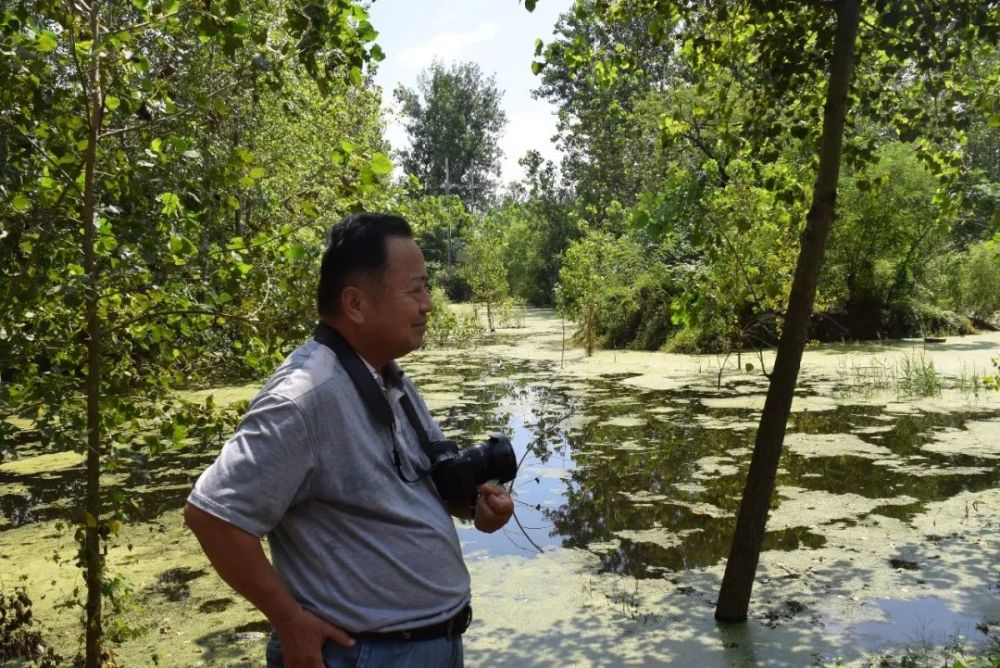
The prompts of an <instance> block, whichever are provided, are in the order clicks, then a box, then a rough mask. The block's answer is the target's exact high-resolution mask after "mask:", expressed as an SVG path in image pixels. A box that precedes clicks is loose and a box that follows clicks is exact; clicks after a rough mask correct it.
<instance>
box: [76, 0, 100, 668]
mask: <svg viewBox="0 0 1000 668" xmlns="http://www.w3.org/2000/svg"><path fill="white" fill-rule="evenodd" d="M99 7H100V3H99V2H96V0H95V1H94V2H91V9H90V32H91V35H92V36H93V40H94V42H93V46H92V47H91V62H90V74H89V77H88V79H89V81H88V86H89V90H90V103H89V107H90V109H89V112H90V119H89V122H90V132H89V135H88V139H87V151H86V155H85V157H84V185H83V211H82V216H81V218H82V221H83V268H84V272H85V273H86V313H87V492H86V501H85V504H84V508H85V511H86V512H85V515H84V521H85V532H86V533H85V536H86V538H85V544H84V553H85V562H86V565H87V571H86V581H87V606H86V610H87V668H100V665H101V654H102V652H101V640H102V636H103V631H102V624H101V580H102V579H103V575H104V573H103V571H104V559H103V557H102V556H101V536H100V533H99V532H98V527H99V526H100V522H101V478H100V476H101V408H100V400H101V395H100V392H101V348H100V346H101V322H100V317H99V315H98V312H97V301H98V275H97V274H98V267H97V258H96V253H95V245H96V236H97V230H96V229H95V228H96V225H97V217H96V215H95V214H96V203H97V196H96V180H95V179H96V170H97V143H98V142H99V141H100V131H101V124H102V122H103V105H104V101H103V99H102V95H101V69H100V60H99V58H98V52H99V50H100V46H101V44H100V39H101V34H100V25H99V23H98V13H99Z"/></svg>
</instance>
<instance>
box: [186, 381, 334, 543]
mask: <svg viewBox="0 0 1000 668" xmlns="http://www.w3.org/2000/svg"><path fill="white" fill-rule="evenodd" d="M312 444H313V438H312V437H311V434H310V433H309V429H308V424H307V422H306V419H305V416H304V415H303V413H302V409H301V408H300V407H299V406H298V405H297V404H296V403H295V402H293V401H291V400H289V399H286V398H284V397H276V396H271V395H264V396H262V397H258V398H257V399H256V400H254V403H253V405H252V406H251V407H250V410H249V411H248V412H247V414H246V416H244V418H243V420H242V421H241V422H240V425H239V427H238V428H237V430H236V433H235V434H234V435H233V437H232V438H231V439H229V441H228V442H227V443H226V444H225V445H224V446H223V448H222V452H221V453H220V454H219V456H218V458H217V459H216V460H215V462H214V463H213V464H212V465H211V466H209V467H208V468H207V469H206V470H205V472H204V473H202V474H201V477H199V478H198V481H197V482H196V483H195V486H194V489H193V490H192V492H191V495H190V496H189V497H188V503H190V504H191V505H193V506H196V507H198V508H199V509H201V510H204V511H205V512H207V513H209V514H210V515H214V516H215V517H217V518H219V519H221V520H223V521H225V522H228V523H230V524H232V525H234V526H237V527H239V528H240V529H243V530H244V531H247V532H248V533H251V534H253V535H255V536H258V537H261V536H263V535H264V534H266V533H268V532H269V531H271V529H273V528H274V527H275V526H276V525H277V524H278V522H279V521H280V520H281V518H282V517H283V516H284V515H285V512H286V511H287V510H288V508H289V507H290V506H292V505H293V504H294V503H296V502H297V501H298V500H300V499H302V498H303V497H304V496H305V493H306V492H307V491H308V486H309V483H310V480H311V478H312V473H313V471H314V470H315V451H314V449H313V447H312Z"/></svg>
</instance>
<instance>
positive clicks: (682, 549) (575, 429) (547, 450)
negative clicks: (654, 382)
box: [417, 362, 1000, 577]
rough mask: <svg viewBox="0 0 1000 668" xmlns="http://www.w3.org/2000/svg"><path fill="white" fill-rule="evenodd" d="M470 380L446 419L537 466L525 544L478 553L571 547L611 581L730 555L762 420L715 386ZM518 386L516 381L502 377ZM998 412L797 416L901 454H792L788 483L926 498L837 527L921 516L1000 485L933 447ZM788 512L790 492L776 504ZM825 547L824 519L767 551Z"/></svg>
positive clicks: (526, 507)
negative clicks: (928, 447) (784, 503)
mask: <svg viewBox="0 0 1000 668" xmlns="http://www.w3.org/2000/svg"><path fill="white" fill-rule="evenodd" d="M456 375H457V376H460V377H461V380H460V381H459V384H460V386H461V389H462V394H461V396H462V402H461V405H459V406H455V407H450V408H447V409H445V410H444V411H443V412H442V413H441V414H440V415H439V419H441V422H442V425H443V426H444V428H445V429H446V431H449V432H450V433H452V434H455V435H457V436H458V437H459V439H460V440H462V439H465V440H466V442H467V443H472V442H473V440H472V439H473V438H474V437H475V436H477V435H480V434H484V433H487V432H489V431H492V430H496V429H501V430H505V431H507V432H508V433H509V434H510V435H511V440H512V443H513V444H514V447H515V450H516V451H517V454H518V457H523V463H522V466H521V469H520V472H519V475H518V480H517V484H516V488H515V491H516V494H517V498H518V504H517V515H518V518H519V519H520V521H521V524H522V525H523V527H524V532H523V534H522V532H521V531H520V529H519V528H518V527H516V526H514V525H513V524H512V525H511V526H510V527H509V528H508V529H507V530H506V531H505V532H504V533H503V534H499V533H498V534H494V535H493V536H483V535H482V534H479V533H478V532H475V531H472V530H466V531H463V532H462V539H463V541H464V543H465V548H466V551H467V553H468V554H469V555H470V556H471V557H473V558H474V557H475V556H477V555H480V554H499V553H511V552H530V551H531V550H532V549H533V547H532V546H533V545H537V546H540V547H543V548H544V547H546V546H551V545H566V546H573V547H579V548H584V549H587V550H590V551H592V552H594V553H595V554H597V555H599V556H600V558H601V563H602V569H603V570H605V571H613V572H618V573H624V574H629V575H632V576H635V577H669V574H670V573H671V572H674V571H677V570H680V569H686V568H692V567H698V566H707V565H711V564H715V563H717V562H718V561H719V560H720V559H722V558H724V557H725V555H726V553H727V551H728V549H729V541H730V540H731V537H732V530H733V526H734V524H735V514H736V511H737V509H738V506H739V500H740V495H741V493H742V489H743V483H744V477H743V476H744V473H745V471H746V469H747V466H748V464H749V458H750V453H751V449H752V446H753V437H754V432H755V426H756V422H757V420H758V419H759V412H758V411H755V410H751V409H745V408H712V407H709V406H706V405H705V403H703V399H706V398H717V396H718V395H717V394H713V393H711V392H709V391H707V390H700V391H694V390H692V389H683V390H675V391H638V390H635V389H634V388H629V387H628V386H627V385H625V384H622V382H621V381H622V380H625V379H627V376H623V375H620V374H619V375H616V376H604V377H601V378H596V379H592V380H589V381H587V382H586V383H585V385H584V387H583V388H582V389H581V384H580V382H579V381H574V382H573V383H569V382H560V381H559V380H558V379H557V374H556V373H555V369H554V368H552V367H551V366H548V365H545V364H536V365H534V366H530V365H528V364H527V363H507V362H494V363H491V364H484V365H483V366H481V367H479V368H478V375H477V369H476V367H475V365H474V364H470V363H467V362H466V363H464V364H463V366H462V367H461V372H460V374H456ZM434 378H435V380H434V382H440V379H441V375H440V374H439V373H438V372H437V371H436V372H435V377H434ZM504 378H508V379H512V380H508V381H503V382H499V381H498V379H504ZM421 380H430V379H429V378H419V377H418V378H417V381H418V383H419V382H420V381H421ZM804 392H805V393H806V394H809V393H810V392H811V390H810V389H809V388H804ZM716 403H721V404H724V403H725V402H716ZM989 415H990V414H988V413H976V412H966V413H958V414H939V413H926V414H925V413H915V414H905V415H891V416H887V415H885V414H883V412H882V411H881V410H880V409H879V408H878V407H873V406H867V405H857V406H852V405H848V406H837V407H833V408H831V409H830V410H819V411H817V410H813V411H804V412H797V413H793V414H792V416H791V419H790V422H789V433H797V434H805V435H816V434H854V437H855V438H859V439H861V440H862V441H864V443H865V444H868V445H869V447H871V446H879V448H881V449H884V450H885V452H886V453H887V455H886V456H883V457H882V459H878V458H872V457H871V456H868V455H865V456H858V455H856V454H851V453H850V452H849V451H848V453H847V454H835V452H836V450H835V449H834V448H832V447H831V451H830V452H829V453H825V452H824V453H822V456H806V455H801V454H797V453H796V452H794V451H788V452H786V453H785V454H784V455H783V457H782V468H781V470H780V471H779V477H778V485H779V486H787V487H789V488H798V489H801V490H805V491H817V492H825V493H827V494H853V495H858V496H860V497H866V498H868V499H877V500H883V499H887V497H896V496H900V495H904V494H905V495H906V496H908V497H912V499H913V501H912V502H907V501H905V500H904V501H900V502H896V501H894V500H893V499H891V498H889V500H890V501H893V502H891V503H883V502H881V501H879V502H874V503H873V504H871V507H870V509H867V510H864V511H863V512H860V513H859V514H858V515H857V516H855V517H845V518H842V519H838V520H837V521H839V522H844V523H853V522H856V521H858V520H860V519H862V518H864V517H865V516H867V515H870V514H879V515H885V516H890V517H895V518H898V519H907V518H909V517H912V516H913V515H914V514H916V513H919V512H920V511H921V510H922V509H923V508H924V506H925V504H927V503H929V502H932V501H939V500H943V499H946V498H950V497H951V496H954V495H955V494H957V493H959V492H961V491H965V490H972V491H975V490H981V489H988V488H992V487H996V486H998V485H1000V471H998V470H997V469H996V467H995V466H994V464H995V462H992V461H986V460H982V459H977V458H976V457H969V456H964V455H943V454H935V453H932V452H927V451H925V450H922V449H921V446H922V445H924V444H925V443H927V442H928V441H929V440H930V439H932V438H933V436H934V433H935V432H936V431H938V430H941V429H944V428H962V427H963V425H964V424H965V423H966V422H967V421H968V420H971V419H983V418H984V417H988V416H989ZM952 471H954V472H952ZM780 502H781V499H780V496H779V498H777V499H776V500H775V505H779V504H780ZM524 534H526V535H524ZM824 543H825V537H824V535H823V525H822V523H820V524H819V525H818V526H792V527H787V528H778V529H776V530H772V531H769V532H768V535H767V538H766V541H765V546H764V547H765V549H780V550H794V549H798V548H802V547H806V548H816V547H820V546H822V545H823V544H824Z"/></svg>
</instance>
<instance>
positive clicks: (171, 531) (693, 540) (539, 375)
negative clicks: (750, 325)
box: [0, 312, 1000, 666]
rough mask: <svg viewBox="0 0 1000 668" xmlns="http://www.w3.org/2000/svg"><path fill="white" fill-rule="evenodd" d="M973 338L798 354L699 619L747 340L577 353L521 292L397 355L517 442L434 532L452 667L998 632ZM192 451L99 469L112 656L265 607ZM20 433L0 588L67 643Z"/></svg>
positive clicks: (40, 503)
mask: <svg viewBox="0 0 1000 668" xmlns="http://www.w3.org/2000/svg"><path fill="white" fill-rule="evenodd" d="M997 355H1000V336H997V335H983V336H977V337H966V338H964V339H956V340H955V341H953V342H946V343H944V344H935V345H934V346H924V345H922V344H920V343H919V342H913V341H910V342H894V343H888V344H884V345H877V346H876V345H870V346H822V347H819V348H815V349H811V350H810V351H807V353H806V357H805V359H804V362H803V368H802V374H801V382H800V385H799V390H798V392H797V397H796V401H795V403H794V405H793V413H792V416H791V418H790V421H789V424H788V436H787V438H786V443H785V452H784V454H783V456H782V461H781V469H780V471H779V475H778V479H777V492H776V495H775V499H774V502H773V504H772V508H773V509H772V514H771V518H770V519H769V523H768V534H767V539H766V541H765V546H764V547H765V552H764V554H763V555H762V557H761V564H760V568H759V570H758V575H759V577H758V581H757V585H756V587H755V590H754V600H753V604H752V607H751V618H750V620H749V621H748V623H747V624H745V625H740V626H737V627H718V626H716V625H715V623H714V621H713V620H712V611H713V606H714V597H715V596H716V594H717V590H718V584H719V581H720V579H721V572H722V568H723V567H724V560H725V557H726V555H727V552H728V549H729V540H730V536H731V534H732V530H733V526H734V524H735V514H736V511H737V509H738V505H739V500H740V494H741V492H742V485H743V481H744V476H745V472H746V469H747V466H748V463H749V458H750V453H751V449H752V445H753V438H754V432H755V429H756V425H757V421H758V420H759V416H760V408H761V406H762V405H763V396H764V394H765V393H766V388H767V380H766V378H765V377H764V376H763V375H762V373H761V371H760V369H761V367H762V366H763V368H765V369H768V368H770V366H771V364H772V362H773V358H772V356H770V355H765V356H764V358H763V359H759V358H758V357H757V356H753V357H749V356H747V355H744V356H743V358H742V359H741V360H739V361H738V362H737V360H736V359H735V358H732V359H729V360H724V358H723V357H721V356H677V355H665V354H661V353H639V352H613V351H604V352H600V353H598V354H596V355H595V356H593V357H590V358H587V357H585V356H584V355H583V353H582V351H580V350H579V349H576V348H575V347H573V346H572V345H571V344H570V345H569V347H568V349H566V350H565V351H564V349H563V341H562V339H561V325H560V323H559V321H558V320H556V319H555V318H554V317H553V316H552V315H551V314H549V313H546V312H535V313H532V314H531V315H530V316H529V317H528V318H527V319H526V327H525V328H523V329H517V330H506V331H504V332H502V333H501V335H500V336H498V337H496V338H495V339H493V340H492V341H490V342H487V343H485V344H481V345H479V346H477V347H474V348H464V349H462V350H449V349H443V350H430V351H421V352H418V353H414V354H413V355H411V356H410V357H408V358H406V359H405V360H403V361H402V364H403V366H404V368H405V369H406V370H407V371H408V373H410V375H411V376H412V377H413V378H414V380H415V382H416V383H417V385H418V387H419V388H420V389H421V391H422V392H423V394H424V395H425V397H426V398H427V400H428V403H429V405H430V406H431V409H432V412H433V413H434V414H435V416H436V418H437V419H438V420H439V421H440V422H441V424H442V426H443V427H444V429H445V431H446V432H447V433H448V434H449V435H451V436H453V437H455V438H457V439H458V440H459V441H460V442H463V443H465V444H473V443H476V442H479V441H480V440H481V439H482V438H484V437H485V436H486V435H488V434H489V433H490V432H493V431H503V432H505V433H507V434H508V435H509V436H510V437H511V440H512V442H513V444H514V446H515V449H516V451H517V454H518V457H519V459H521V466H520V469H519V472H518V477H517V480H516V481H515V483H514V486H513V489H514V493H515V499H516V503H517V505H516V512H517V521H516V522H511V523H510V524H509V525H508V527H506V528H505V529H504V530H503V531H501V532H498V533H496V534H492V535H485V534H481V533H479V532H476V531H475V530H474V529H472V528H470V527H466V526H460V528H459V535H460V537H461V539H462V541H463V549H464V551H465V554H466V559H467V562H468V564H469V567H470V571H471V572H472V575H473V588H474V607H475V609H476V615H477V621H476V623H475V625H474V626H473V628H472V629H471V630H470V632H469V634H468V635H467V638H466V647H467V660H468V662H469V663H470V665H481V664H486V663H490V664H499V665H511V666H521V665H553V664H565V665H626V664H627V665H643V664H648V665H663V664H664V663H670V662H674V663H677V664H683V663H687V662H692V661H695V660H697V661H698V662H700V663H703V664H707V665H720V666H721V665H789V666H792V665H810V664H813V665H822V664H823V663H834V662H836V661H837V660H838V659H840V660H842V661H846V662H851V661H855V662H858V661H862V660H864V657H866V656H872V655H873V654H878V653H879V652H883V651H902V650H900V648H901V647H902V646H903V645H913V644H921V643H922V644H924V645H930V646H946V645H949V644H951V645H954V644H956V643H958V644H961V645H964V646H969V647H974V646H976V645H977V644H982V643H986V642H989V641H990V640H991V637H992V634H993V631H992V630H991V629H992V627H994V626H996V627H997V628H1000V596H997V594H998V593H1000V558H998V555H1000V538H998V534H997V531H996V530H997V528H998V526H1000V412H998V408H1000V393H990V392H988V391H985V390H982V389H981V388H979V387H978V385H977V384H976V383H975V382H974V380H975V377H977V376H978V375H980V374H982V373H983V372H984V371H987V370H989V369H990V368H991V367H990V359H991V357H993V356H997ZM917 362H919V364H920V365H921V366H922V367H923V368H927V367H928V366H933V368H934V372H933V373H934V374H935V376H936V377H937V378H938V379H939V381H940V384H941V385H942V387H943V389H942V390H941V391H940V393H934V394H933V395H932V396H930V397H924V398H917V397H914V396H912V395H911V394H910V393H909V392H908V390H910V389H911V387H910V386H909V385H908V384H907V383H906V382H904V381H905V380H906V378H902V377H901V376H900V373H901V372H900V370H901V369H904V368H910V367H912V365H913V364H914V363H917ZM748 364H749V365H752V368H749V367H748ZM720 369H721V372H720ZM887 370H891V371H892V373H889V372H887ZM893 374H895V375H893ZM253 391H254V388H253V387H246V388H240V389H235V390H234V389H233V388H229V389H227V390H226V391H225V395H226V397H227V398H228V399H233V398H239V397H249V396H250V395H252V393H253ZM219 394H221V393H219ZM215 451H216V447H215V446H211V447H208V448H196V447H188V448H185V449H182V450H178V451H172V452H169V453H167V454H165V455H163V456H160V457H157V458H155V459H150V460H137V461H136V462H135V463H134V464H133V465H132V466H131V467H130V468H128V469H127V470H125V471H123V472H119V473H118V474H116V476H115V477H113V478H109V479H108V480H107V481H106V482H107V484H108V485H109V488H110V489H111V490H112V491H114V490H120V491H121V492H122V493H123V494H126V495H128V497H129V498H130V499H132V500H133V501H134V502H135V506H136V509H137V511H136V517H135V519H134V520H133V522H132V523H131V524H130V525H129V526H128V527H127V528H126V530H125V531H124V532H123V534H122V536H121V538H120V539H117V540H116V541H115V543H114V544H113V546H112V548H111V550H110V553H109V564H110V566H111V570H112V571H113V572H115V573H120V574H121V575H122V576H123V580H122V582H123V583H127V585H126V586H127V588H130V590H131V595H130V596H124V597H120V598H124V599H130V600H125V602H124V603H122V606H121V607H122V610H121V611H120V612H119V613H118V615H115V616H113V620H115V619H117V620H119V622H120V624H119V626H120V627H122V628H119V632H120V633H119V635H120V637H119V639H120V640H121V642H120V644H119V646H118V648H117V650H116V651H117V653H118V656H119V658H120V663H121V665H125V666H128V665H153V664H154V663H157V664H159V665H176V666H188V665H230V664H235V663H242V664H247V663H249V664H250V665H258V664H259V663H260V662H261V656H262V654H261V652H262V643H263V640H264V637H265V633H266V624H265V623H263V622H262V620H261V618H260V616H259V614H258V613H256V612H255V611H254V610H253V609H252V608H251V607H250V606H249V605H248V604H246V603H245V602H243V601H242V600H240V599H239V597H238V596H235V595H233V594H232V593H231V592H229V591H228V590H227V589H226V587H225V585H224V584H222V583H221V582H220V581H219V580H218V579H217V578H216V577H215V575H214V574H213V573H212V572H211V569H210V567H209V566H208V564H207V563H206V562H205V561H204V559H203V558H202V557H201V556H200V553H199V552H198V550H197V546H196V545H195V543H194V541H193V539H192V538H191V536H190V535H189V534H188V533H187V532H186V531H185V530H184V528H183V526H182V524H181V521H180V515H179V509H180V507H181V506H182V505H183V500H184V497H185V496H186V494H187V491H188V489H189V488H190V485H191V484H192V483H193V480H194V478H195V477H196V476H197V474H198V472H200V470H201V469H203V468H204V467H205V466H206V465H207V464H208V463H209V462H210V461H211V460H212V458H213V457H214V454H215ZM19 454H20V456H19V458H18V459H17V460H14V461H8V462H5V463H4V464H2V465H0V570H2V574H3V575H2V585H3V587H4V588H6V589H8V590H9V589H10V588H12V587H13V586H15V585H17V584H22V583H23V584H24V585H25V586H26V588H27V590H28V592H29V594H30V595H31V596H32V598H33V599H34V600H35V607H36V618H37V619H38V621H39V622H40V623H41V624H42V625H43V628H44V629H45V632H46V635H47V637H49V638H50V639H51V642H53V643H54V644H55V645H56V646H57V647H58V648H59V649H60V651H62V652H63V653H64V654H67V655H68V654H72V653H73V652H74V651H75V649H76V647H77V643H78V639H77V635H78V628H77V624H78V617H79V612H78V610H75V609H73V608H72V607H67V606H66V605H65V603H66V601H67V600H71V599H72V598H73V589H74V588H75V587H77V586H79V585H80V583H81V580H80V578H79V575H78V572H77V570H76V569H75V567H74V566H73V560H74V545H73V540H72V536H71V535H70V534H68V533H67V532H66V531H64V530H60V529H59V522H60V520H62V519H65V517H66V513H67V509H68V508H69V507H70V505H71V504H72V498H73V495H75V494H78V493H79V488H80V485H81V484H82V483H81V482H80V481H81V475H80V465H81V464H80V458H79V456H78V455H75V456H74V455H67V454H65V453H47V452H44V451H42V450H41V449H40V448H38V447H35V446H32V445H30V444H29V445H26V446H22V447H21V448H19ZM123 591H124V589H123ZM944 651H949V650H944ZM154 657H155V659H154Z"/></svg>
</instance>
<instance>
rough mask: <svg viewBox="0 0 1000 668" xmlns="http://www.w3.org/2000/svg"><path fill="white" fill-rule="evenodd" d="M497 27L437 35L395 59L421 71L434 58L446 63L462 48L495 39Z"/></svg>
mask: <svg viewBox="0 0 1000 668" xmlns="http://www.w3.org/2000/svg"><path fill="white" fill-rule="evenodd" d="M499 25H500V24H499V23H497V22H495V21H494V22H490V23H483V24H480V26H479V27H478V28H476V29H475V30H472V31H467V32H442V33H438V34H436V35H434V36H433V37H431V38H430V39H429V40H428V41H427V42H425V43H423V44H420V45H418V46H412V47H410V48H408V49H403V50H402V51H400V52H399V54H398V55H397V56H396V57H395V58H396V60H397V64H398V65H400V66H403V67H406V68H408V69H421V68H424V67H427V66H428V65H430V64H431V61H433V60H434V59H435V58H439V59H440V60H443V61H446V62H447V61H449V60H454V59H455V57H456V56H457V55H458V54H459V53H460V52H461V51H462V49H463V48H465V47H467V46H470V45H473V44H482V43H483V42H488V41H490V40H491V39H493V38H494V37H496V34H497V28H498V27H499ZM390 57H391V54H390Z"/></svg>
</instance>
